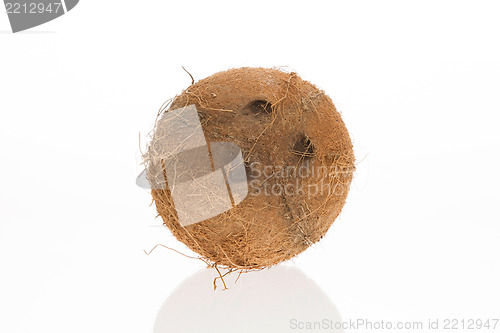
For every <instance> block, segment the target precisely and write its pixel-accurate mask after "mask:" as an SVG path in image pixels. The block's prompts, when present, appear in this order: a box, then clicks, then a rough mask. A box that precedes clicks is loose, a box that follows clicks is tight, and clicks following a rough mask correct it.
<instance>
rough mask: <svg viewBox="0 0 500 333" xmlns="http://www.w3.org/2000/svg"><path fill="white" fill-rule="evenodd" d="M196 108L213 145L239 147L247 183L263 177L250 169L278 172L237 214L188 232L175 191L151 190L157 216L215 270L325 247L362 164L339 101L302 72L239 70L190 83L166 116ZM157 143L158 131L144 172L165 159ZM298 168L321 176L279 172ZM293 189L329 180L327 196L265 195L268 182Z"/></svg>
mask: <svg viewBox="0 0 500 333" xmlns="http://www.w3.org/2000/svg"><path fill="white" fill-rule="evenodd" d="M191 104H194V105H196V108H197V110H198V112H199V116H200V119H201V123H202V127H203V131H204V133H205V137H206V140H207V142H233V143H235V144H237V145H238V146H239V147H240V148H241V150H242V154H243V158H244V162H245V166H246V168H247V176H248V177H249V181H251V180H255V179H253V178H252V175H251V172H250V169H251V166H252V165H255V163H260V164H259V165H261V166H272V167H273V171H274V172H273V173H272V176H271V177H266V178H267V179H263V178H262V177H260V178H259V179H256V182H255V183H254V185H255V184H257V185H256V186H253V187H251V188H250V189H249V194H248V196H247V197H246V198H245V199H244V200H243V202H241V203H239V204H238V205H237V206H235V207H234V208H233V209H231V210H228V211H226V212H224V213H222V214H220V215H218V216H215V217H212V218H209V219H207V220H204V221H202V222H199V223H195V224H191V225H188V226H183V225H181V224H180V223H179V219H178V217H177V213H176V210H175V207H174V203H173V200H172V196H171V195H170V191H169V189H168V187H167V188H165V189H152V191H151V193H152V196H153V200H154V202H155V204H156V208H157V211H158V214H159V216H161V217H162V219H163V223H164V225H165V226H167V227H168V228H169V229H170V230H171V231H172V233H173V234H174V236H175V237H176V238H177V239H178V240H180V241H181V242H182V243H184V244H185V245H186V246H188V247H189V248H190V249H191V250H193V251H194V252H196V253H198V254H199V255H200V256H201V258H202V259H203V260H204V261H206V262H208V263H211V264H212V265H213V266H215V267H217V266H221V267H227V268H230V269H242V270H249V269H260V268H263V267H268V266H272V265H275V264H277V263H279V262H282V261H285V260H288V259H290V258H292V257H294V256H295V255H297V254H299V253H300V252H302V251H304V250H305V249H307V248H308V247H309V246H311V245H312V244H314V243H316V242H318V241H319V240H320V239H321V238H322V237H323V236H324V235H325V233H326V232H327V231H328V229H329V228H330V226H331V225H332V223H333V221H334V220H335V219H336V218H337V217H338V215H339V214H340V212H341V209H342V207H343V206H344V204H345V201H346V197H347V194H348V191H349V187H350V184H351V180H352V177H353V171H354V162H355V159H354V154H353V147H352V143H351V139H350V137H349V133H348V131H347V129H346V127H345V125H344V122H343V121H342V118H341V115H340V113H339V112H338V111H337V110H336V108H335V106H334V104H333V103H332V101H331V99H330V98H329V97H328V96H327V95H326V94H325V93H324V92H323V91H322V90H320V89H318V88H317V87H316V86H314V85H313V84H311V83H309V82H307V81H305V80H302V79H301V78H300V77H299V76H298V75H297V74H296V73H293V72H292V73H287V72H285V71H282V70H277V69H267V68H239V69H230V70H227V71H223V72H219V73H216V74H214V75H212V76H210V77H207V78H205V79H203V80H200V81H198V82H197V83H194V84H192V85H191V86H190V87H188V88H187V89H186V90H184V91H183V92H182V93H181V94H180V95H179V96H177V97H176V98H175V99H173V101H172V102H171V104H170V105H169V106H167V107H165V108H163V109H162V112H161V114H160V115H159V117H161V115H162V114H163V113H164V112H168V111H169V110H174V109H178V108H182V107H186V106H187V105H191ZM156 140H159V139H158V138H157V137H155V132H154V131H153V135H152V140H151V142H150V144H149V146H148V150H147V152H146V153H145V154H144V162H145V165H146V170H148V167H150V168H152V165H153V163H152V161H154V160H155V158H157V157H156V156H155V149H153V148H152V147H154V146H155V141H156ZM290 166H292V167H295V168H300V167H303V168H306V169H309V170H318V172H313V173H312V174H308V175H307V177H298V176H297V174H293V173H292V174H286V173H285V174H284V173H283V172H281V174H279V176H278V173H279V172H280V170H281V171H282V170H283V169H284V168H286V167H290ZM268 170H270V169H268ZM156 172H158V171H156ZM287 184H298V186H305V187H307V186H310V187H311V188H314V186H316V185H318V184H321V186H322V187H324V186H325V185H326V187H328V189H329V190H328V191H325V190H324V191H321V193H316V194H315V195H313V194H314V193H311V192H309V193H307V194H305V193H301V192H300V191H296V192H295V193H293V194H292V195H285V194H283V193H281V194H279V193H278V194H276V195H266V194H265V193H264V192H263V191H261V192H259V188H260V189H262V188H263V186H267V187H268V188H273V186H275V187H276V188H278V187H281V188H283V187H284V186H286V185H287ZM259 186H260V187H259ZM316 188H317V187H316ZM332 189H334V190H332Z"/></svg>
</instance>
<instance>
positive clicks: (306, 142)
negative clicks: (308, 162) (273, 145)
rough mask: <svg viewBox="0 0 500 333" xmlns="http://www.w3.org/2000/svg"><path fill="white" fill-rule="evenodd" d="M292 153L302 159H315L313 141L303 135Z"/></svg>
mask: <svg viewBox="0 0 500 333" xmlns="http://www.w3.org/2000/svg"><path fill="white" fill-rule="evenodd" d="M292 152H293V153H294V154H295V155H297V156H299V157H300V158H302V159H310V158H313V157H314V154H315V152H314V145H313V143H312V142H311V140H310V139H309V138H308V137H307V136H306V135H305V134H302V135H301V136H300V137H299V139H298V140H297V141H296V142H295V145H294V146H293V150H292Z"/></svg>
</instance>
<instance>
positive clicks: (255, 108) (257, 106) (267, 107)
mask: <svg viewBox="0 0 500 333" xmlns="http://www.w3.org/2000/svg"><path fill="white" fill-rule="evenodd" d="M247 108H248V109H249V110H250V112H252V113H254V114H271V113H272V108H271V103H270V102H268V101H265V100H263V99H258V100H255V101H252V102H250V103H249V104H248V105H247Z"/></svg>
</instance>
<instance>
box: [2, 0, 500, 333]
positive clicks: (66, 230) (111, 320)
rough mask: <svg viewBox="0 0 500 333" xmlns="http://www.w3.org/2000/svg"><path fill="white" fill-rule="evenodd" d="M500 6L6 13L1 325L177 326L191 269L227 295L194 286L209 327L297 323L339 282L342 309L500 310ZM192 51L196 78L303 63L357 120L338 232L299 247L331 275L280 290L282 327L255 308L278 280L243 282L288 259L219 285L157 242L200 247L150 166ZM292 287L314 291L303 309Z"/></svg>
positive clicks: (121, 7)
mask: <svg viewBox="0 0 500 333" xmlns="http://www.w3.org/2000/svg"><path fill="white" fill-rule="evenodd" d="M499 10H500V5H499V3H498V2H495V1H468V2H462V1H449V2H445V1H413V2H409V1H366V2H362V1H349V2H347V1H344V2H340V1H339V2H334V1H324V2H321V1H310V2H305V1H301V2H294V1H284V2H279V1H274V2H273V1H264V2H259V1H252V2H237V1H228V2H218V1H203V2H193V1H189V2H188V1H186V2H182V1H159V0H155V1H143V2H137V1H118V0H115V1H92V0H83V1H81V2H80V3H79V4H78V5H77V6H76V7H75V8H74V9H73V10H72V11H70V12H69V13H68V14H66V15H64V16H63V17H61V18H59V19H56V20H54V21H52V22H49V23H47V24H45V25H42V26H39V27H36V28H34V29H31V30H29V31H26V32H24V33H18V34H12V33H11V32H10V26H9V23H8V19H7V15H6V14H4V13H1V14H0V148H1V150H0V168H1V169H0V170H1V182H0V332H9V333H13V332H23V333H26V332H135V333H137V332H152V331H153V329H154V327H156V328H155V330H156V331H155V332H160V331H162V330H161V329H159V328H158V327H157V326H155V322H158V320H160V321H161V320H162V318H163V317H162V313H163V312H162V311H161V310H160V309H161V308H162V304H163V302H164V301H166V300H167V299H168V297H169V295H170V294H171V293H172V292H173V291H174V289H175V288H176V287H177V286H178V285H180V284H181V283H182V282H183V281H184V283H185V284H184V285H186V283H187V286H188V287H180V290H181V292H180V293H179V294H180V295H184V294H187V291H189V290H192V287H193V286H197V287H198V288H201V290H203V292H200V296H199V297H200V300H199V304H211V302H212V301H213V300H212V298H214V299H215V298H217V300H218V301H217V302H218V303H217V304H218V305H217V306H218V307H212V306H206V308H205V309H203V308H201V309H200V306H198V308H197V310H196V311H194V310H193V311H189V306H190V304H192V305H193V306H194V305H195V304H198V302H197V301H196V297H194V298H193V299H190V300H187V299H185V300H184V301H182V297H180V299H181V301H179V302H184V303H185V304H184V305H182V306H183V307H184V308H183V309H187V310H186V311H182V312H180V313H178V314H177V315H178V316H179V320H181V319H182V320H186V318H192V319H193V321H195V320H196V318H202V319H203V318H204V319H203V320H204V328H205V329H204V330H203V331H204V332H225V331H228V330H227V327H223V326H224V325H226V326H230V327H231V331H236V332H242V331H245V328H246V327H249V326H251V325H254V326H259V325H260V326H261V328H260V329H259V330H260V331H262V332H271V331H272V332H277V331H286V330H288V329H289V328H290V324H289V321H290V320H291V319H293V318H296V319H298V320H302V321H311V320H316V319H317V318H315V316H314V315H313V313H314V311H315V310H314V309H316V308H318V309H320V308H322V305H321V304H319V303H318V299H319V298H321V297H326V298H327V299H328V300H329V302H330V303H331V305H334V306H335V307H336V309H337V310H338V315H339V316H340V317H341V318H342V320H349V319H358V318H366V319H368V320H371V321H381V320H384V321H423V322H424V323H427V320H428V319H429V318H430V319H439V320H441V322H442V321H444V320H445V319H447V318H450V319H453V318H456V319H459V320H461V319H483V320H485V319H488V318H499V317H500V285H499V281H500V242H499V240H500V225H499V223H500V213H499V212H498V209H499V204H498V201H499V199H500V196H499V187H500V175H499V171H500V158H499V156H498V154H499V146H500V134H499V130H498V127H499V120H500V117H499V113H500V98H499V92H500V60H499V59H500V43H499V34H500V20H499V19H498V13H499ZM181 66H185V67H186V68H187V69H188V70H189V71H190V72H191V73H192V74H193V75H194V77H195V79H201V78H203V77H206V76H208V75H210V74H212V73H214V72H217V71H220V70H225V69H228V68H231V67H241V66H263V67H273V66H287V67H286V69H288V70H295V71H297V72H298V73H299V75H301V76H302V77H303V78H305V79H307V80H310V81H311V82H313V83H315V84H316V85H318V87H320V88H321V89H324V90H325V91H326V92H327V93H328V94H329V95H330V96H331V98H332V99H333V101H334V103H335V104H336V106H337V107H338V109H339V110H340V111H341V112H342V115H343V118H344V120H345V122H346V125H347V127H348V129H349V131H350V133H351V136H352V140H353V143H354V146H355V150H356V155H357V158H358V165H357V174H356V178H355V181H354V183H353V186H352V188H351V193H350V194H349V198H348V202H347V204H346V206H345V208H344V210H343V213H342V214H341V217H340V218H339V219H338V220H337V221H336V222H335V223H334V226H333V227H332V229H331V230H330V231H329V233H328V235H327V236H326V237H325V238H324V239H323V240H322V241H321V242H319V243H318V244H316V245H314V246H313V247H312V248H310V249H308V250H307V251H306V252H304V253H303V254H301V255H300V256H298V257H297V258H296V259H294V260H293V261H291V262H288V263H286V264H284V265H282V266H293V267H296V270H295V273H293V274H292V273H290V276H291V277H293V276H298V275H301V274H303V275H305V276H307V277H308V278H309V279H310V281H309V284H313V285H314V286H313V287H311V290H309V291H308V290H307V289H304V290H303V291H301V288H302V287H304V288H306V285H307V284H303V283H298V285H296V286H295V287H293V288H292V287H290V288H288V287H286V288H288V289H286V288H284V289H283V290H281V291H280V292H279V293H278V296H276V295H275V296H274V297H275V298H273V299H274V302H275V303H276V304H277V305H276V304H275V308H273V311H274V312H272V313H273V315H275V317H276V318H278V319H279V320H278V319H277V321H276V322H275V324H276V323H277V324H276V325H277V326H276V327H279V328H276V327H274V328H273V329H271V326H272V325H271V323H270V322H268V321H266V320H269V319H266V320H264V319H263V318H259V316H258V315H256V314H255V313H257V312H258V311H257V309H259V308H260V307H263V308H266V306H268V303H266V295H265V294H262V295H260V296H262V301H261V303H258V302H257V303H252V304H245V297H246V296H248V292H246V294H245V288H246V287H245V286H246V285H247V284H252V283H253V281H254V280H258V279H262V277H264V275H259V274H261V273H262V274H270V276H271V277H270V278H269V280H267V277H266V279H264V280H266V281H269V283H271V286H272V283H275V282H273V281H276V280H278V281H279V280H280V279H282V280H283V281H285V280H287V278H288V275H287V274H288V273H286V271H285V273H283V270H280V269H277V270H276V269H275V270H271V271H268V272H260V273H251V274H248V275H246V276H245V275H243V276H242V277H241V278H240V280H241V281H243V282H242V283H241V284H240V282H238V283H237V284H236V285H234V284H232V283H231V285H230V289H229V290H227V291H224V292H222V290H221V288H219V289H218V290H217V291H216V293H213V288H212V280H211V278H210V277H207V276H204V275H203V274H205V273H203V272H202V273H199V274H198V275H197V276H198V278H197V279H198V280H196V278H195V280H196V282H195V283H194V284H193V283H192V281H191V280H185V279H187V278H188V277H189V276H191V275H192V274H193V273H195V272H197V271H199V270H200V269H203V268H204V265H203V263H202V262H201V261H197V260H192V259H187V258H185V257H183V256H181V255H179V254H177V253H175V252H172V251H168V250H165V249H158V250H157V251H155V252H153V254H152V255H150V256H146V255H145V254H144V253H143V250H144V249H146V250H149V249H151V248H152V247H153V246H154V245H155V244H156V243H162V244H165V245H168V246H170V247H173V248H176V249H178V250H180V251H182V252H184V253H186V254H190V252H189V251H188V250H187V249H186V248H185V246H184V245H183V244H181V243H179V242H178V241H176V240H175V238H173V236H171V234H170V233H169V232H168V230H166V229H164V228H162V227H161V220H160V219H159V218H156V219H155V215H156V212H155V209H154V207H153V206H151V207H150V206H149V205H150V203H151V198H150V195H149V193H148V192H147V191H146V190H143V189H140V188H138V187H136V186H135V183H134V181H135V176H136V175H137V174H138V173H139V171H141V166H140V153H139V133H141V136H142V138H144V137H145V134H147V132H148V130H150V129H151V127H152V125H153V121H154V118H155V116H156V112H157V109H158V108H159V107H160V105H161V104H162V103H163V102H164V101H165V100H166V99H168V98H170V97H173V96H174V95H175V94H177V93H179V92H181V91H182V89H184V88H186V87H187V86H188V85H189V84H190V82H191V81H190V78H189V77H188V75H187V74H186V73H185V72H184V71H183V70H182V69H181ZM143 144H144V143H143ZM297 272H298V273H297ZM200 274H202V276H204V278H201V279H200V278H199V277H200ZM210 274H211V273H210ZM273 274H274V275H273ZM294 274H295V275H294ZM297 274H298V275H297ZM299 280H300V279H299ZM186 281H187V282H186ZM189 281H191V282H189ZM190 283H191V284H190ZM228 283H230V282H228ZM264 285H266V284H265V283H264ZM271 289H272V288H271ZM256 290H257V291H256ZM256 290H253V291H252V293H257V294H259V292H260V293H262V290H266V293H267V292H268V291H267V289H265V288H264V289H262V288H256ZM259 290H261V291H259ZM321 290H323V291H321ZM185 291H186V293H185ZM231 293H232V294H231ZM235 293H242V295H244V297H243V298H239V299H238V298H237V297H233V296H234V295H235ZM228 295H231V296H228ZM232 297H233V298H232ZM280 297H281V298H280ZM287 297H288V298H287ZM308 297H309V298H308ZM176 299H178V298H176ZM280 299H283V300H286V299H288V301H287V302H289V304H294V303H293V302H298V303H297V304H298V305H297V306H298V308H299V310H300V309H301V307H300V306H301V304H308V305H307V306H306V305H304V306H303V308H304V312H300V311H298V312H294V313H293V314H292V313H291V312H287V311H288V310H287V304H285V303H283V304H282V305H283V306H282V307H281V306H280V305H279V304H280V303H279V302H281V301H280ZM290 299H291V301H290ZM269 300H270V298H269ZM276 300H278V301H276ZM171 301H172V299H171ZM190 302H192V303H190ZM232 302H236V303H232ZM283 302H284V301H283ZM307 302H310V303H311V304H309V303H307ZM315 302H316V303H315ZM167 303H168V302H167ZM299 303H300V304H299ZM169 304H170V303H169ZM179 304H180V303H179ZM179 304H178V303H175V302H174V303H173V305H171V306H172V309H174V308H176V307H179V308H180V307H181V305H179ZM186 304H187V305H186ZM289 304H288V305H289ZM241 306H244V308H245V309H246V310H245V311H246V312H240V313H238V315H234V313H233V315H227V316H226V315H223V314H224V313H227V311H228V309H234V308H235V307H236V308H237V307H241ZM252 307H253V308H252ZM306 308H308V309H309V310H310V311H309V310H306ZM311 309H313V310H314V311H313V310H311ZM169 311H170V310H169V309H167V310H166V312H165V313H169ZM202 313H204V314H203V315H202ZM157 315H158V318H157ZM221 316H222V317H223V318H224V320H220V317H221ZM332 316H333V315H332ZM207 318H209V319H210V318H213V319H214V322H211V321H210V320H209V319H207ZM331 319H334V318H331ZM337 319H338V318H337ZM224 323H225V324H224ZM424 327H425V326H424ZM184 328H185V329H184V330H185V331H189V329H190V328H189V327H184ZM163 331H165V332H166V331H169V330H168V325H167V326H166V328H163ZM170 331H172V330H170ZM181 331H182V328H181V329H177V330H176V332H181ZM295 331H300V330H298V329H297V330H295ZM324 331H327V330H324ZM353 331H354V330H353ZM483 331H484V332H487V331H488V332H491V331H493V330H491V329H490V330H482V331H481V332H483ZM496 331H497V332H500V324H499V325H498V326H497V328H496Z"/></svg>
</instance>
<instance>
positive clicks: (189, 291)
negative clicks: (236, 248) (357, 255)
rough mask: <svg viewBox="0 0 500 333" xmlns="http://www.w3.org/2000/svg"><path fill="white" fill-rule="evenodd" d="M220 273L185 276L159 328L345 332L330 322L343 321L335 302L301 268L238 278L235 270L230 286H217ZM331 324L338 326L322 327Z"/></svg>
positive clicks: (227, 278)
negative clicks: (215, 282) (336, 328)
mask: <svg viewBox="0 0 500 333" xmlns="http://www.w3.org/2000/svg"><path fill="white" fill-rule="evenodd" d="M217 276H218V274H217V272H216V271H215V270H214V269H203V270H201V271H199V272H197V273H195V274H194V275H192V276H190V277H189V278H187V279H186V280H184V281H183V282H182V283H181V284H180V285H179V286H178V287H177V288H176V289H175V290H174V291H173V293H172V294H171V295H170V296H169V297H168V298H167V300H166V301H165V303H164V304H163V305H162V307H161V309H160V311H159V312H158V315H157V317H156V322H155V324H154V329H153V332H154V333H166V332H176V333H184V332H196V333H200V332H203V333H209V332H217V333H224V332H231V333H234V332H238V333H242V332H262V333H267V332H273V333H276V332H296V331H307V332H319V331H322V332H324V331H325V330H326V331H328V332H343V330H341V329H340V330H335V329H334V327H335V326H334V325H333V324H330V323H335V322H336V323H340V322H341V321H342V320H341V317H340V314H339V312H338V311H337V308H336V307H335V305H334V304H333V303H332V301H331V300H330V299H329V298H328V296H327V295H326V294H325V292H323V291H322V290H321V289H320V288H319V287H318V286H317V285H316V283H314V281H313V280H311V279H309V278H308V277H307V276H306V275H305V274H304V273H303V272H302V271H301V270H299V269H298V268H295V267H286V266H277V267H273V268H271V269H266V270H263V271H258V272H249V273H244V274H241V276H240V277H239V279H238V280H237V278H238V273H237V272H236V273H231V274H230V275H227V276H225V277H224V281H225V283H226V285H227V287H228V288H229V289H227V290H223V285H222V282H221V281H220V279H217V290H215V291H214V288H213V284H212V281H213V280H214V278H215V277H217ZM236 280H237V281H236ZM315 322H316V327H315V328H309V329H308V328H307V327H306V325H307V324H308V323H309V325H314V324H315ZM325 323H328V324H327V325H332V326H328V328H326V327H325V326H319V325H325ZM301 326H302V327H301ZM313 327H314V326H313Z"/></svg>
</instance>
